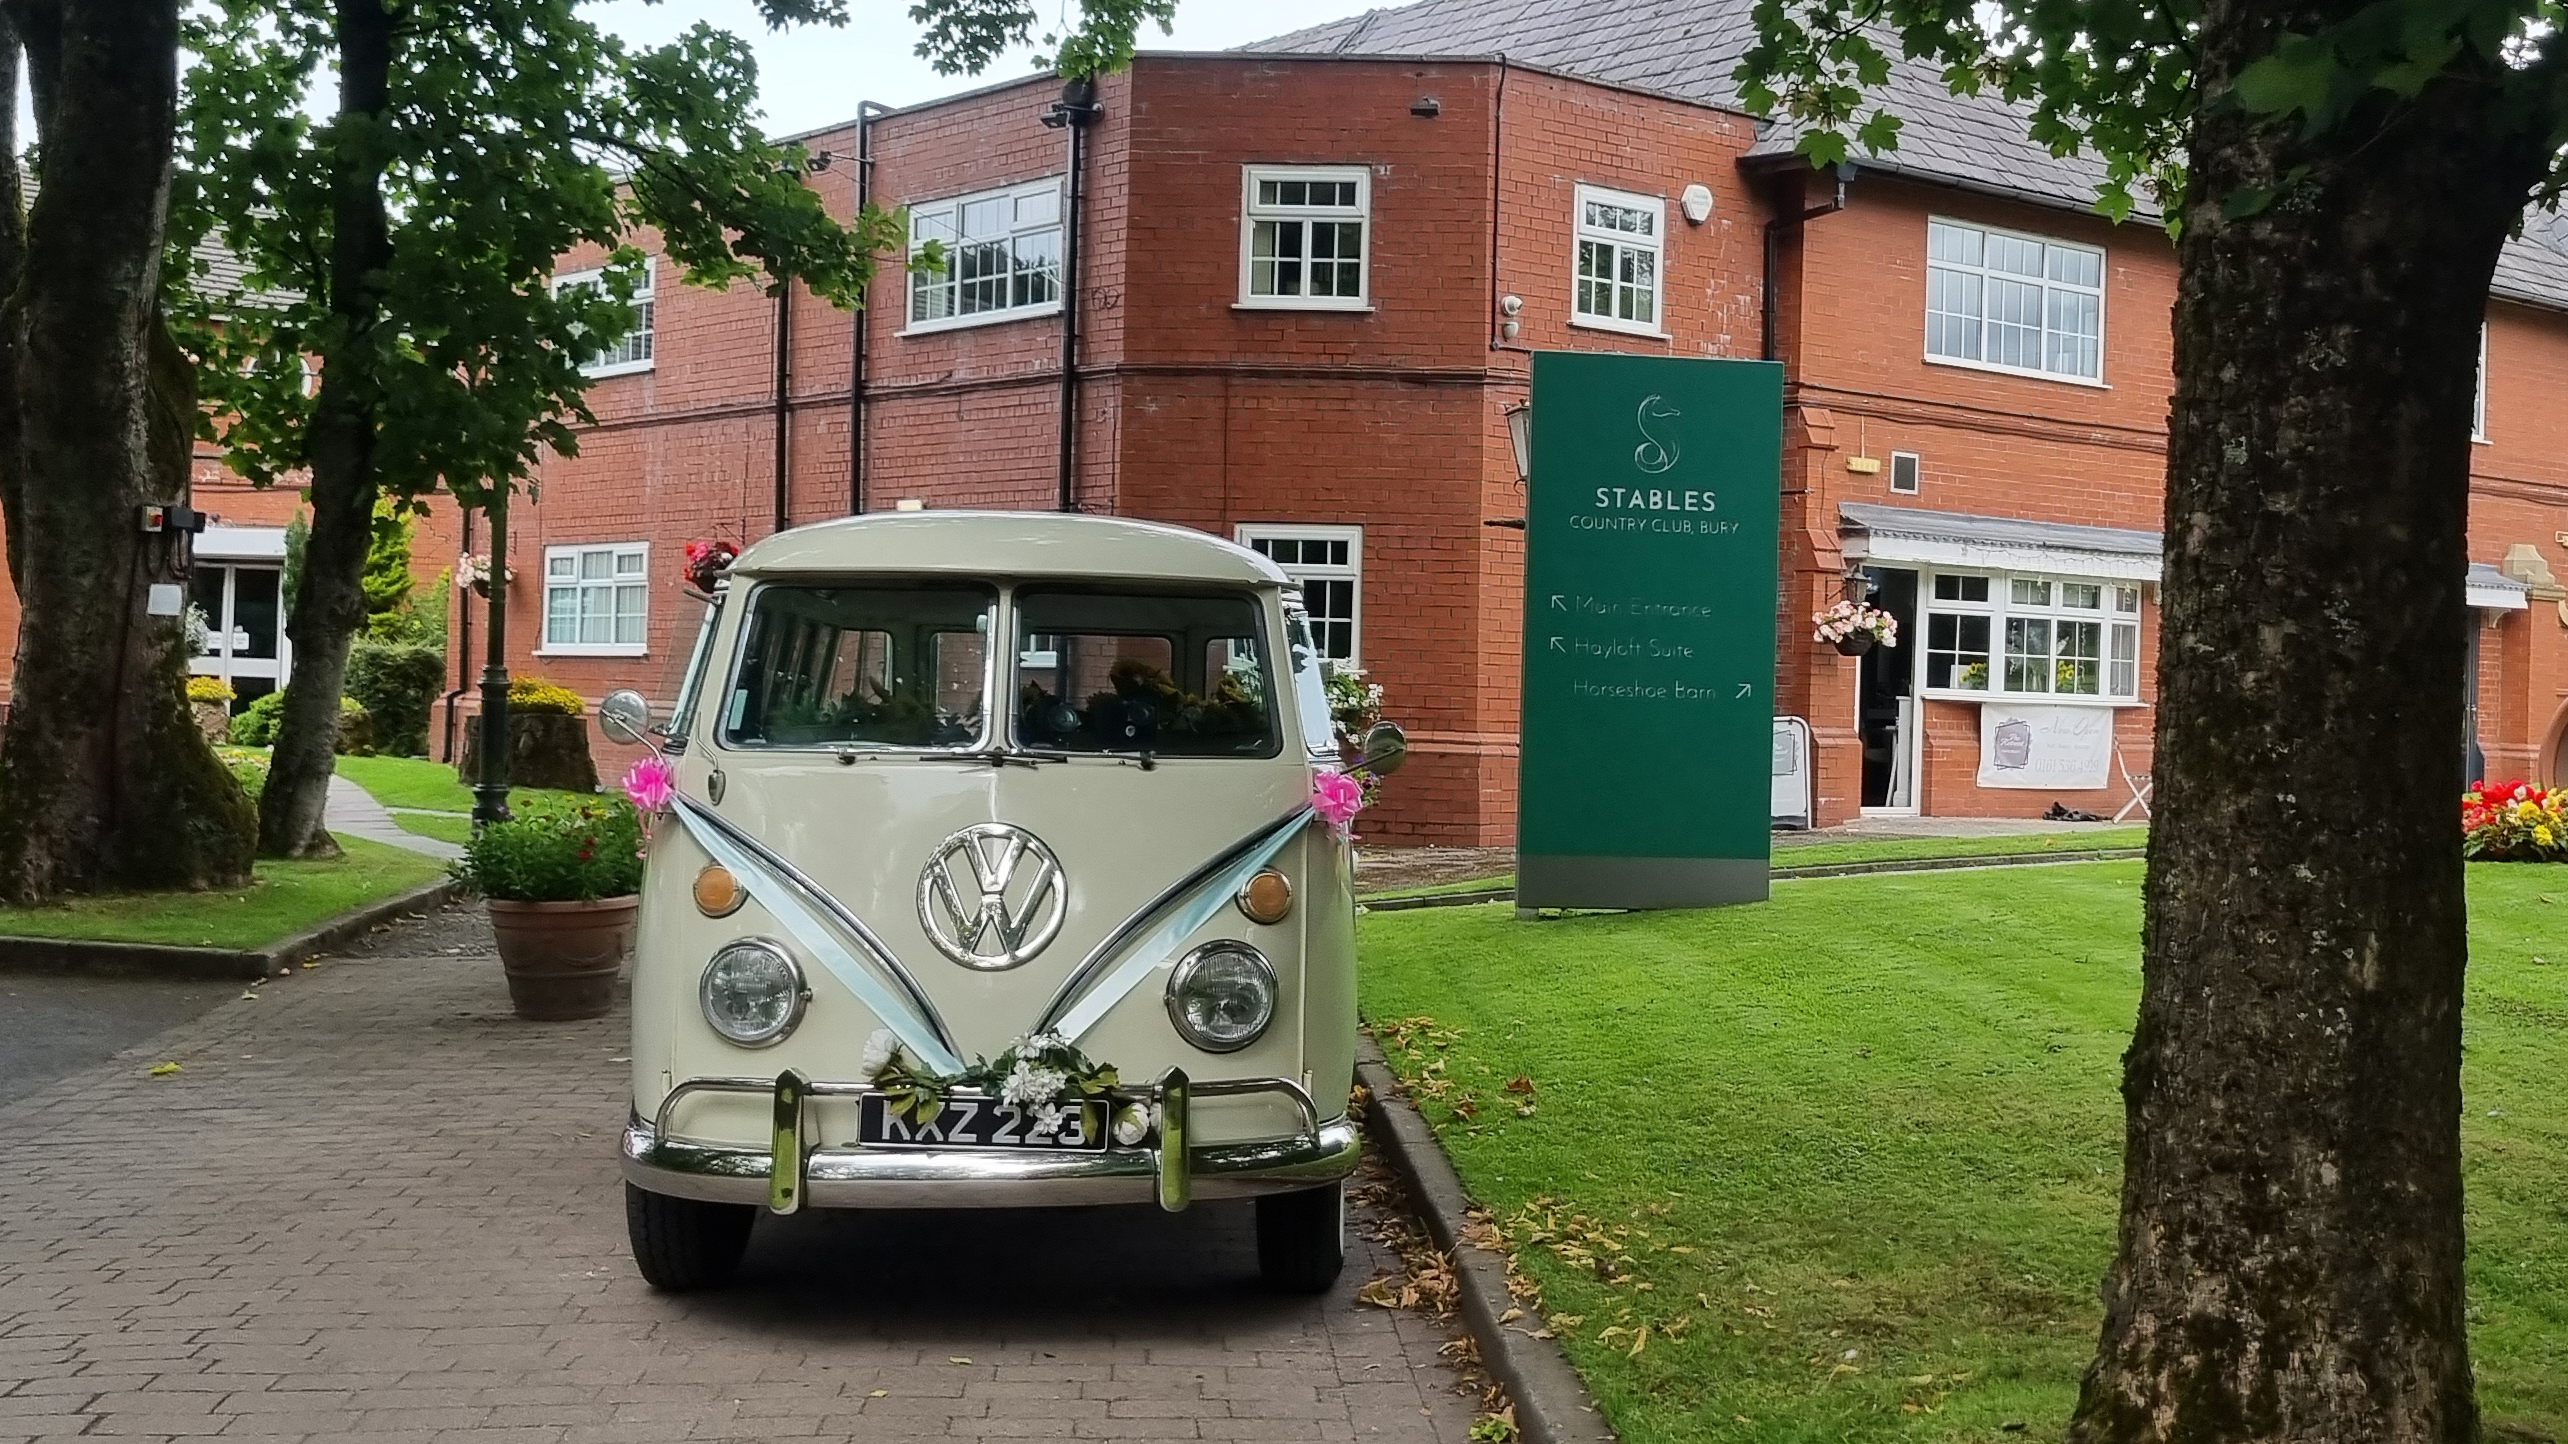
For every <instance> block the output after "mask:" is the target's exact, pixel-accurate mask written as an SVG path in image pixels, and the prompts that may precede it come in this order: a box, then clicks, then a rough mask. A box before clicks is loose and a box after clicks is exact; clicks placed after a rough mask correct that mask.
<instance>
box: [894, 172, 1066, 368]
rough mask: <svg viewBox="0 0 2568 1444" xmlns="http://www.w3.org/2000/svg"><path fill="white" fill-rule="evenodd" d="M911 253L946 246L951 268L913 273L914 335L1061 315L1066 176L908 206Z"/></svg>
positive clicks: (911, 307)
mask: <svg viewBox="0 0 2568 1444" xmlns="http://www.w3.org/2000/svg"><path fill="white" fill-rule="evenodd" d="M909 218H910V221H909V224H910V240H909V248H910V255H911V256H913V257H915V256H917V255H918V253H919V252H920V251H922V250H924V249H926V247H927V243H928V242H930V241H941V242H943V243H944V245H945V269H944V270H942V271H912V272H910V296H909V330H908V332H907V333H904V334H913V335H914V334H916V333H918V332H922V331H948V330H952V329H953V328H955V327H957V326H982V325H987V324H989V323H991V322H993V321H1016V320H1022V319H1025V318H1027V317H1031V316H1050V315H1054V314H1057V313H1058V312H1059V311H1060V310H1061V178H1060V177H1059V176H1051V177H1047V178H1045V179H1043V180H1039V181H1031V182H1028V183H1027V184H1024V185H1018V186H1010V187H1008V188H1006V189H1005V190H994V191H982V192H979V193H977V194H974V195H968V196H955V197H953V198H951V199H948V200H941V201H922V202H919V203H917V204H915V205H912V206H911V207H910V208H909Z"/></svg>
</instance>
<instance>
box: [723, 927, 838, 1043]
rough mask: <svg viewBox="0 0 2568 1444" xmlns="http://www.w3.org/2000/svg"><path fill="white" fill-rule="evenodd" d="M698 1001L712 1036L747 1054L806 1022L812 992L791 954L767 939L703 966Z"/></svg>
mask: <svg viewBox="0 0 2568 1444" xmlns="http://www.w3.org/2000/svg"><path fill="white" fill-rule="evenodd" d="M696 998H697V1001H699V1002H700V1003H702V1004H703V1005H704V1020H705V1022H706V1023H707V1024H709V1025H710V1026H711V1027H712V1028H713V1031H715V1032H717V1033H720V1034H721V1035H722V1036H723V1037H725V1038H727V1039H729V1040H730V1041H732V1042H734V1043H737V1044H739V1045H740V1046H741V1047H743V1048H764V1047H766V1046H767V1045H768V1044H770V1043H774V1042H776V1041H778V1040H780V1039H782V1038H783V1037H784V1036H785V1035H786V1034H787V1033H790V1032H792V1031H793V1030H794V1025H795V1024H796V1023H799V1022H801V1021H802V1015H803V1005H804V1004H806V1003H808V1002H810V1001H811V990H810V989H808V988H806V987H804V986H803V975H802V969H801V968H800V967H799V966H797V965H796V964H795V963H794V960H793V956H792V954H790V953H787V952H786V951H785V950H784V949H783V948H782V947H779V946H778V945H776V944H774V943H771V942H769V941H767V940H766V939H765V938H742V939H740V940H739V941H738V942H732V943H725V944H723V945H722V947H721V949H720V950H719V951H717V952H715V953H714V955H713V961H711V962H709V963H707V964H705V965H704V982H703V983H702V984H701V985H700V986H699V987H698V988H697V989H696Z"/></svg>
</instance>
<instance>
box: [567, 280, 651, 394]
mask: <svg viewBox="0 0 2568 1444" xmlns="http://www.w3.org/2000/svg"><path fill="white" fill-rule="evenodd" d="M659 268H660V267H659V258H658V257H656V256H654V257H651V258H650V259H648V260H645V261H644V262H643V263H642V268H641V274H639V275H637V276H636V277H634V285H633V329H632V330H630V331H627V332H625V333H624V334H623V335H622V336H619V337H617V338H616V339H614V340H613V341H610V342H608V343H606V344H605V345H603V346H600V347H598V348H597V349H596V350H595V351H592V352H590V353H589V358H588V359H587V360H586V361H583V362H581V363H580V374H581V375H583V376H623V375H627V374H630V373H632V372H635V371H648V370H650V369H651V367H652V364H653V362H652V356H653V341H654V336H653V331H652V325H653V322H654V320H655V319H656V318H655V316H654V314H653V313H654V312H655V311H656V310H657V309H658V307H657V300H658V294H659V293H658V287H657V286H656V284H655V283H654V281H653V279H652V275H653V273H654V272H656V271H657V270H659ZM605 284H606V272H605V271H603V270H590V271H566V272H564V273H563V274H561V275H558V276H555V277H554V278H553V294H554V295H556V296H558V295H560V294H562V293H563V292H564V291H567V290H570V289H572V288H573V287H586V288H588V289H590V290H598V289H601V288H603V287H604V286H605Z"/></svg>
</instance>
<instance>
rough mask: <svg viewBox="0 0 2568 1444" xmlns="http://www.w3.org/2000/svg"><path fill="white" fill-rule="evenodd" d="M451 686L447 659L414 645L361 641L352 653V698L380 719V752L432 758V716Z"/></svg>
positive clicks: (432, 649)
mask: <svg viewBox="0 0 2568 1444" xmlns="http://www.w3.org/2000/svg"><path fill="white" fill-rule="evenodd" d="M445 680H446V654H445V653H444V652H443V651H441V650H439V649H438V648H435V647H423V646H419V645H417V644H415V643H409V642H380V641H374V640H371V639H369V640H366V641H360V642H358V643H356V644H355V645H354V646H352V647H350V648H349V649H348V695H349V696H351V697H354V698H355V699H356V700H357V701H358V702H360V703H362V704H363V705H364V707H365V709H366V711H367V712H369V713H371V714H373V717H374V743H375V750H376V751H377V752H380V753H382V754H384V755H385V756H388V757H424V756H426V755H427V754H428V713H429V709H430V708H431V707H432V706H433V705H434V704H435V702H436V700H437V695H438V693H439V692H440V691H441V690H442V688H443V686H444V684H445Z"/></svg>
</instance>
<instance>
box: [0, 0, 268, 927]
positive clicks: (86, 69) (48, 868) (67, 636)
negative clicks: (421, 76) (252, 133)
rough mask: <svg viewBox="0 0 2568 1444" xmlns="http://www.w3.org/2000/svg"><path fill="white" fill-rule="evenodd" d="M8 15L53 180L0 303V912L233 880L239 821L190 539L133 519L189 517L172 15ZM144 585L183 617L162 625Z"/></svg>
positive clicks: (50, 10)
mask: <svg viewBox="0 0 2568 1444" xmlns="http://www.w3.org/2000/svg"><path fill="white" fill-rule="evenodd" d="M9 14H10V18H11V19H12V21H14V22H15V23H16V25H17V29H18V31H19V33H20V35H21V36H23V37H25V40H26V44H27V57H28V63H29V70H30V72H31V79H32V80H33V81H34V89H35V92H36V95H37V98H38V100H39V109H38V133H39V136H40V139H41V142H42V149H43V156H44V160H45V167H46V171H47V174H48V175H49V177H50V178H51V179H50V181H49V183H48V184H47V185H46V186H45V187H44V189H43V193H42V194H41V196H40V197H39V198H38V199H37V202H36V206H35V211H34V214H33V215H32V216H31V217H30V218H29V220H28V223H27V227H26V249H25V252H24V261H23V269H22V271H21V274H20V275H19V277H18V278H17V280H18V286H17V289H16V292H15V300H14V301H13V302H12V305H11V312H12V315H13V317H14V318H15V320H16V322H17V325H16V326H15V327H13V329H12V338H11V339H12V341H13V342H14V346H15V349H16V352H17V355H16V358H15V360H16V363H17V364H16V366H15V371H16V380H17V387H16V391H15V395H14V397H0V405H8V404H10V403H12V402H13V403H14V408H15V411H16V416H15V420H16V422H17V445H16V447H15V449H14V450H13V451H12V452H10V453H8V454H7V455H5V456H0V474H5V478H6V480H5V486H0V495H5V496H6V497H7V498H8V499H9V501H10V505H9V515H8V524H9V527H10V530H11V538H10V548H11V551H12V553H13V558H12V559H13V561H14V562H15V563H16V565H15V568H14V572H13V575H14V578H15V581H16V583H17V588H18V595H19V601H20V607H21V620H20V624H19V634H18V655H17V668H16V672H15V677H14V681H13V685H12V689H11V697H10V701H11V705H10V709H9V720H8V730H7V733H6V735H5V738H0V895H6V896H7V897H9V898H12V899H16V900H29V899H37V898H43V897H48V896H51V895H54V894H57V893H62V892H80V891H88V890H91V889H94V888H99V887H107V886H117V887H187V886H206V885H212V884H228V883H236V882H239V881H241V880H243V879H244V878H245V877H246V876H247V874H248V864H249V848H250V843H251V840H252V831H251V818H250V814H249V805H248V802H247V800H246V799H245V798H244V797H243V796H242V794H241V790H240V788H239V786H238V784H236V783H235V782H234V781H233V780H232V777H231V775H230V773H229V772H228V771H226V770H225V769H224V767H223V765H222V763H221V762H220V761H218V760H217V759H216V758H215V756H214V754H213V751H212V749H211V748H210V747H208V745H207V744H206V741H205V738H204V735H203V734H202V733H200V732H198V731H197V730H196V726H195V723H194V721H193V719H192V718H191V717H190V716H189V713H188V708H187V701H186V695H185V690H184V677H185V674H186V669H187V645H186V640H185V628H184V625H183V617H182V615H181V613H182V611H183V600H184V597H185V591H184V585H183V584H184V581H185V574H184V571H183V570H182V565H181V563H182V555H181V544H180V542H179V540H178V538H177V537H176V536H175V535H174V534H171V533H166V532H165V533H162V534H160V535H157V536H147V535H145V534H144V533H143V532H142V531H141V513H142V508H143V506H144V505H145V504H146V503H150V502H162V503H172V502H184V501H185V500H186V499H187V496H188V481H189V476H188V469H189V466H190V464H191V451H192V437H193V432H194V424H193V423H194V412H195V397H194V388H193V385H192V382H191V379H190V373H189V370H188V366H187V362H186V360H185V358H184V357H183V356H181V355H180V354H179V352H178V349H177V347H176V346H175V345H174V344H173V343H172V342H171V341H170V339H169V337H168V333H167V331H166V329H165V328H164V327H163V326H162V324H161V321H160V315H159V311H158V308H157V305H156V300H155V297H156V293H157V290H158V286H159V277H160V249H161V234H162V220H163V213H164V210H165V208H166V205H167V201H168V193H169V169H170V148H171V135H172V124H173V114H174V106H175V102H176V90H177V69H178V7H177V4H176V0H154V3H146V4H133V3H125V4H111V3H104V0H68V3H64V4H61V5H58V6H57V5H53V4H48V3H44V0H32V3H31V0H12V3H11V5H10V6H9ZM12 164H14V162H13V163H12ZM154 585H163V586H167V587H172V588H177V589H178V590H177V591H176V593H175V595H176V596H177V597H178V598H180V599H181V602H182V606H177V607H165V608H164V609H163V610H162V611H161V612H160V613H159V614H157V615H155V614H154V613H153V612H152V611H151V609H150V607H149V604H148V598H149V595H150V591H151V588H152V587H153V586H154ZM165 595H168V594H165Z"/></svg>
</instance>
